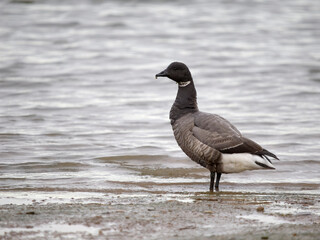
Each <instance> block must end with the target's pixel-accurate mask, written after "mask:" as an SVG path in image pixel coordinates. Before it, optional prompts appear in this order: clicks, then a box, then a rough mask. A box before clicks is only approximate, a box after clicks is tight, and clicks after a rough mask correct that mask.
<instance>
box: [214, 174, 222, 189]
mask: <svg viewBox="0 0 320 240" xmlns="http://www.w3.org/2000/svg"><path fill="white" fill-rule="evenodd" d="M220 178H221V173H217V181H216V185H215V190H216V191H217V192H219V182H220Z"/></svg>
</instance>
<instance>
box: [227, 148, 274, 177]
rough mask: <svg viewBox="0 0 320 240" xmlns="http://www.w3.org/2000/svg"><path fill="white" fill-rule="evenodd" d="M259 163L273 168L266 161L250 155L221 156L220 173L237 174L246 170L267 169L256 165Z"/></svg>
mask: <svg viewBox="0 0 320 240" xmlns="http://www.w3.org/2000/svg"><path fill="white" fill-rule="evenodd" d="M256 162H259V163H261V164H263V165H266V166H268V167H270V168H272V169H275V167H274V166H273V165H272V164H271V163H270V162H269V161H268V160H266V159H264V158H261V157H259V156H257V155H252V154H250V153H234V154H222V170H223V171H222V172H223V173H238V172H243V171H246V170H255V169H268V168H265V167H262V166H260V165H258V164H257V163H256Z"/></svg>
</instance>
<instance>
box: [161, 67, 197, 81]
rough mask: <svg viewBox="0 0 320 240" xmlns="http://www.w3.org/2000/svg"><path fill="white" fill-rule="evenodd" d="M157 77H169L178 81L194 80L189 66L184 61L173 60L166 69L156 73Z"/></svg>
mask: <svg viewBox="0 0 320 240" xmlns="http://www.w3.org/2000/svg"><path fill="white" fill-rule="evenodd" d="M157 77H168V78H170V79H172V80H173V81H175V82H177V83H183V82H188V81H192V77H191V73H190V71H189V69H188V67H187V66H186V65H185V64H184V63H182V62H173V63H171V64H170V65H169V66H168V67H167V68H166V69H165V70H163V71H162V72H160V73H158V74H156V78H157Z"/></svg>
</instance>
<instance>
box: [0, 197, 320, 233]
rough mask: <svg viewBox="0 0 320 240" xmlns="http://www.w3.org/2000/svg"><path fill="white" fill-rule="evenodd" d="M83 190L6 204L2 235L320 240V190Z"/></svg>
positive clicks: (2, 209) (0, 223)
mask: <svg viewBox="0 0 320 240" xmlns="http://www.w3.org/2000/svg"><path fill="white" fill-rule="evenodd" d="M55 194H56V193H55ZM85 194H86V195H87V196H86V197H85V198H81V197H79V198H70V199H69V202H67V201H65V199H64V200H63V201H62V202H59V201H60V200H59V198H57V197H50V196H49V197H48V195H43V198H41V197H38V198H37V199H34V200H33V202H32V203H29V204H5V205H2V206H1V207H0V236H1V237H0V238H1V239H39V238H41V239H58V238H60V239H67V238H68V239H212V237H214V239H319V234H320V214H319V213H320V200H319V199H320V198H319V195H318V194H298V193H279V192H277V193H252V192H251V193H246V192H223V191H222V192H219V193H213V194H210V193H208V192H198V193H192V194H189V193H186V192H181V193H178V192H177V193H174V194H173V193H170V194H169V193H164V192H163V193H153V194H152V193H144V192H139V193H124V192H121V193H117V192H113V193H111V192H108V193H101V195H100V196H97V195H93V196H90V193H85ZM75 195H76V194H75ZM38 196H41V194H39V193H38Z"/></svg>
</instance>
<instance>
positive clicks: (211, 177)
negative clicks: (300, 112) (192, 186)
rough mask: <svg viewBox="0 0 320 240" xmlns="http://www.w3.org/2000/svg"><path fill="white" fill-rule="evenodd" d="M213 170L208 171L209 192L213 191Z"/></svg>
mask: <svg viewBox="0 0 320 240" xmlns="http://www.w3.org/2000/svg"><path fill="white" fill-rule="evenodd" d="M214 177H215V172H210V192H213V185H214Z"/></svg>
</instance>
